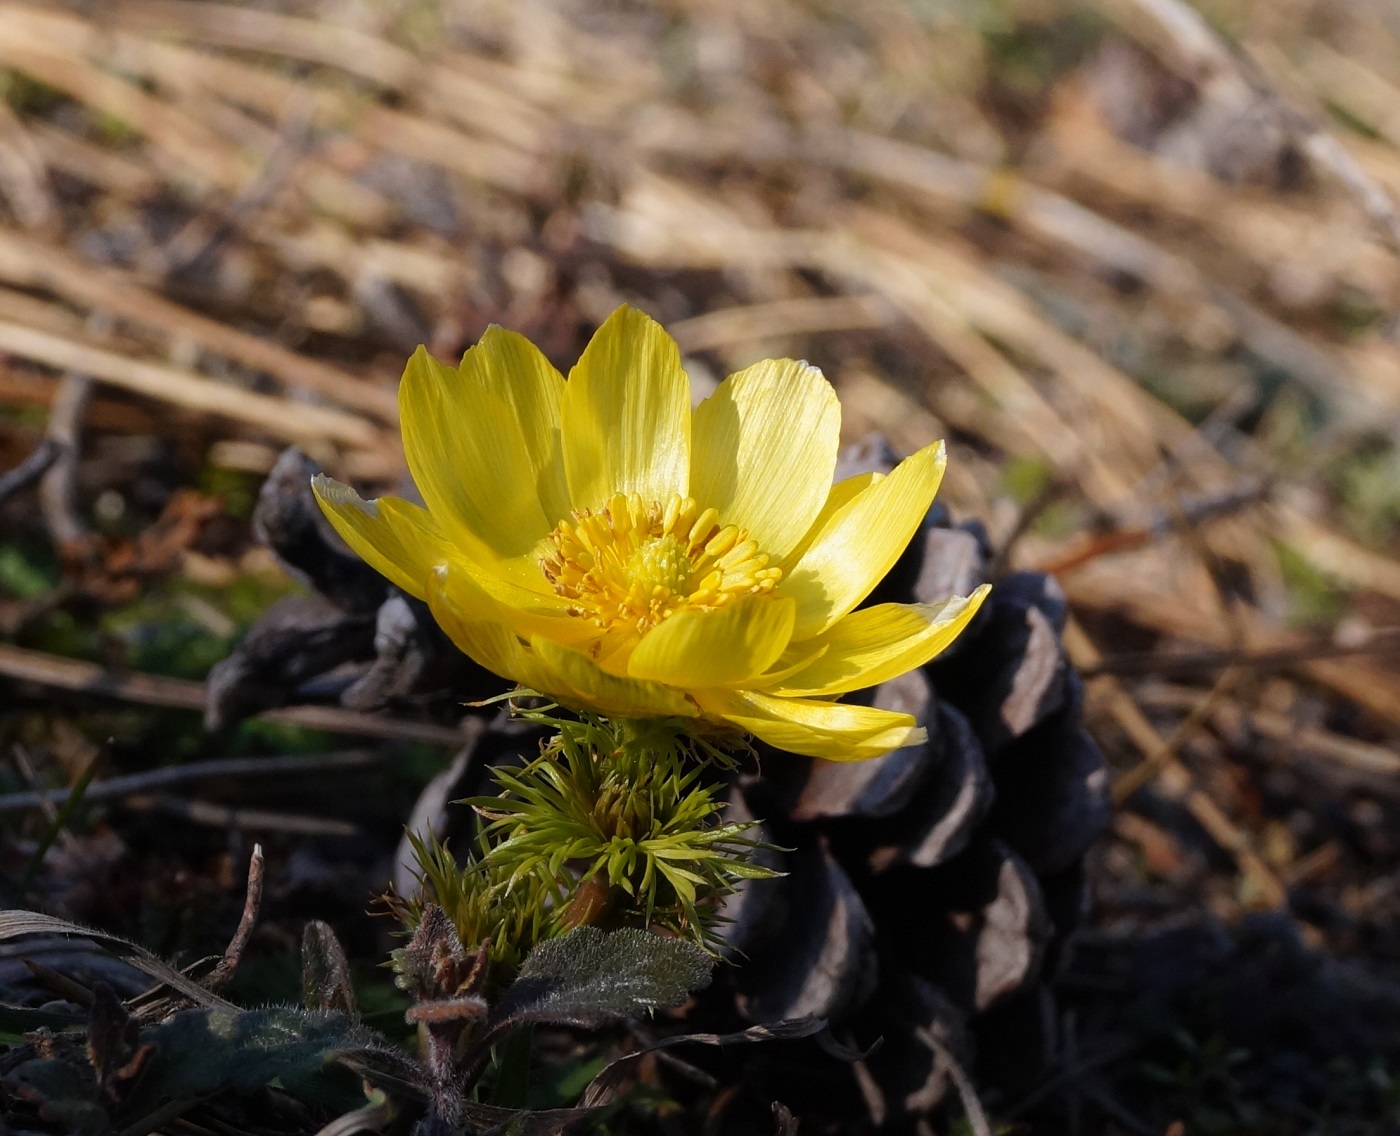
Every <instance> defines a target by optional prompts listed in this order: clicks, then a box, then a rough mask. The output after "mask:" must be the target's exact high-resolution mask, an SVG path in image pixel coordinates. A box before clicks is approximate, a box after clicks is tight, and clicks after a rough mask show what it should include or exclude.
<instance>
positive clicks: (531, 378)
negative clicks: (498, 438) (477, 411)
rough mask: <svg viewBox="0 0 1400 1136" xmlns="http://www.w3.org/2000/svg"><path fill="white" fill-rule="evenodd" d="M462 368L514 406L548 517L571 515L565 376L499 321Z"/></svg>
mask: <svg viewBox="0 0 1400 1136" xmlns="http://www.w3.org/2000/svg"><path fill="white" fill-rule="evenodd" d="M458 369H459V370H460V371H461V373H462V376H463V378H464V379H466V380H468V383H469V384H470V383H475V384H476V385H478V386H479V387H480V388H481V389H482V390H484V391H486V392H488V393H489V394H491V395H493V396H495V397H496V398H498V399H500V400H501V401H502V402H504V403H505V404H506V406H507V407H509V409H510V413H511V417H512V418H513V419H514V420H515V422H516V424H517V425H518V426H519V428H520V438H521V442H522V443H523V445H524V456H525V461H526V462H527V464H528V465H529V467H530V470H531V473H532V476H533V479H534V489H535V494H536V496H537V498H538V499H539V502H540V505H541V507H542V509H543V510H544V516H545V520H546V521H548V522H549V523H550V525H553V524H555V523H556V522H557V521H558V520H559V519H560V518H562V517H565V516H567V515H568V512H569V487H568V483H567V480H566V479H565V477H564V449H563V441H562V430H561V425H560V423H561V411H560V407H561V404H562V402H563V400H564V376H563V375H561V374H560V373H559V372H558V371H556V370H555V369H554V366H553V365H552V364H551V363H550V361H549V360H548V359H546V358H545V357H544V353H543V352H542V351H540V349H539V348H538V347H536V346H535V345H534V344H533V343H531V342H530V341H529V340H528V339H526V338H525V337H524V336H523V335H521V334H519V333H518V332H514V331H507V330H506V329H505V328H503V327H498V326H497V325H495V324H492V325H491V326H490V327H488V328H487V329H486V331H485V332H483V333H482V336H481V339H480V341H479V342H478V343H477V345H476V346H475V347H473V348H471V349H470V350H468V351H467V353H466V354H465V355H464V356H462V364H461V366H460V367H459V368H458ZM498 507H499V506H498Z"/></svg>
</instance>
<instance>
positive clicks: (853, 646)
mask: <svg viewBox="0 0 1400 1136" xmlns="http://www.w3.org/2000/svg"><path fill="white" fill-rule="evenodd" d="M991 590H992V589H991V585H989V584H983V585H982V586H981V587H980V588H978V589H977V590H976V591H974V592H973V593H972V595H970V596H965V597H964V596H955V597H954V598H952V599H949V600H944V601H943V603H941V604H878V605H876V606H875V607H868V608H863V609H862V610H860V611H853V612H851V613H850V615H847V616H846V617H844V618H843V619H838V620H837V621H836V622H835V623H833V624H832V625H831V627H829V628H828V629H827V630H826V631H824V632H823V633H822V634H820V635H817V636H814V637H813V638H811V639H805V640H803V641H802V646H803V647H811V646H822V647H825V648H826V651H825V652H824V653H823V654H822V656H821V657H820V658H819V659H816V660H814V661H813V662H812V664H811V665H810V666H807V667H805V668H803V669H802V670H800V671H798V672H796V673H795V674H793V675H791V676H790V677H788V678H787V679H785V680H784V681H782V682H781V683H778V684H775V685H773V686H771V687H767V688H765V689H766V690H767V691H768V693H770V694H776V695H781V696H783V697H811V696H829V695H833V694H845V693H846V692H847V691H851V690H860V689H862V688H863V687H867V686H875V685H876V684H877V683H881V682H884V681H885V680H886V679H891V678H894V677H895V676H896V675H902V674H903V673H904V672H905V671H910V670H913V669H914V668H915V667H920V666H923V665H924V663H926V662H928V661H929V660H930V659H931V658H933V657H934V656H935V655H937V654H938V653H939V652H940V651H942V650H943V649H944V648H946V647H947V646H948V644H950V643H951V642H952V641H953V640H954V639H956V638H957V637H958V635H959V634H960V633H961V632H962V630H963V628H965V627H966V626H967V625H968V623H969V622H970V621H971V620H972V617H973V616H974V615H976V614H977V609H978V608H979V607H981V606H982V601H983V600H984V599H986V598H987V594H988V593H989V592H990V591H991Z"/></svg>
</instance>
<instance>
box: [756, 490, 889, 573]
mask: <svg viewBox="0 0 1400 1136" xmlns="http://www.w3.org/2000/svg"><path fill="white" fill-rule="evenodd" d="M884 480H885V475H884V474H883V473H880V472H879V471H878V470H870V471H869V472H867V473H857V474H856V475H855V476H853V477H848V478H846V479H844V480H843V481H838V482H837V483H836V484H835V485H833V486H832V487H831V488H830V489H828V490H827V494H826V504H824V505H823V506H822V509H821V512H820V513H818V514H817V519H816V520H815V521H813V522H812V524H811V527H810V528H808V530H807V531H806V532H805V533H804V534H803V535H802V539H801V540H800V541H798V542H797V546H796V547H795V548H794V549H793V550H792V551H791V552H789V553H788V554H787V556H785V557H784V558H783V560H782V563H781V564H780V565H779V566H780V567H781V568H782V570H783V573H784V575H786V574H788V573H790V572H791V571H792V568H793V565H795V564H796V563H797V562H798V561H799V560H801V559H802V557H803V556H804V555H806V552H807V550H808V549H809V548H811V547H812V542H813V541H814V540H816V539H817V534H818V533H820V532H821V531H822V529H824V528H826V524H827V522H828V521H829V520H831V518H832V517H834V516H835V515H836V513H837V512H839V511H840V510H841V509H842V508H844V507H845V505H846V503H847V502H848V501H850V500H852V499H853V498H854V497H856V496H857V495H858V494H860V493H863V492H864V491H865V490H866V489H868V488H869V487H870V486H872V485H874V484H875V483H876V482H878V481H884Z"/></svg>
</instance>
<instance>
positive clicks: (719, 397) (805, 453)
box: [690, 359, 841, 561]
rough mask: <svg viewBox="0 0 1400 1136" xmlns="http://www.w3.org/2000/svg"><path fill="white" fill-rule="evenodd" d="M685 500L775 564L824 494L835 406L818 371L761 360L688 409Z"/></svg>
mask: <svg viewBox="0 0 1400 1136" xmlns="http://www.w3.org/2000/svg"><path fill="white" fill-rule="evenodd" d="M694 432H695V433H694V452H693V454H692V456H691V467H692V468H691V474H690V495H691V496H692V497H694V498H695V500H696V501H697V502H699V504H700V506H701V507H702V508H704V507H707V506H708V507H711V508H714V509H716V510H718V512H719V517H720V522H721V523H722V524H734V525H738V526H739V527H740V528H742V529H747V530H748V534H749V536H751V537H752V538H753V539H754V540H756V541H758V546H759V548H760V549H762V550H763V551H764V552H766V553H768V554H769V555H770V556H771V557H773V559H774V560H775V561H777V560H781V559H782V558H783V557H785V556H787V554H788V553H789V552H791V551H792V550H793V548H795V547H796V546H797V543H798V542H799V541H800V540H801V539H802V537H803V536H804V535H805V534H806V533H807V530H808V529H810V528H811V527H812V524H813V522H814V521H815V520H816V519H817V516H818V514H820V513H821V511H822V505H823V504H824V503H825V501H826V499H827V494H828V493H829V491H830V489H831V473H832V470H833V469H834V468H835V467H836V450H837V446H838V445H839V442H840V433H841V404H840V402H838V401H837V398H836V392H835V391H834V390H832V388H831V384H830V383H828V382H827V381H826V379H824V378H823V377H822V373H821V372H820V371H819V370H817V369H816V368H815V367H812V366H809V365H808V364H806V363H798V362H796V361H794V360H792V359H765V360H764V361H763V362H762V363H755V364H754V365H753V366H752V367H749V368H747V369H745V370H743V371H740V372H739V373H738V374H734V375H730V376H729V378H727V379H725V380H724V382H722V383H721V384H720V385H719V387H718V389H717V390H716V391H715V392H714V393H713V394H712V395H710V397H709V398H707V399H705V401H704V402H702V403H701V404H700V405H699V407H697V408H696V411H695V420H694Z"/></svg>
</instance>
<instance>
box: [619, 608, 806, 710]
mask: <svg viewBox="0 0 1400 1136" xmlns="http://www.w3.org/2000/svg"><path fill="white" fill-rule="evenodd" d="M796 608H797V605H796V604H794V603H793V602H792V600H788V599H782V598H780V597H776V596H743V597H741V598H740V599H738V600H735V601H734V602H733V603H730V604H726V605H725V606H724V607H721V608H718V609H716V610H713V611H700V610H682V611H678V612H676V613H675V614H674V615H672V616H671V617H670V618H668V619H665V620H663V621H662V622H661V623H659V624H657V625H656V626H655V627H653V628H652V629H651V630H650V631H648V632H647V633H646V634H645V635H643V636H642V641H641V642H640V643H638V644H637V646H636V647H635V648H634V649H633V651H632V654H631V656H630V658H629V659H628V660H627V673H628V674H630V675H631V676H632V677H633V678H642V679H650V680H651V681H652V682H664V683H667V684H669V685H671V686H680V687H685V688H686V689H693V688H695V687H704V686H732V685H734V684H735V683H740V682H743V681H744V680H745V679H749V678H752V677H753V676H754V675H758V674H762V673H763V672H764V671H766V670H767V669H768V668H769V667H771V666H772V665H773V664H774V663H775V662H777V660H778V656H779V655H781V654H782V653H783V651H784V649H785V648H786V647H787V645H788V640H789V639H790V638H791V636H792V621H793V618H794V615H795V614H796Z"/></svg>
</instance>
